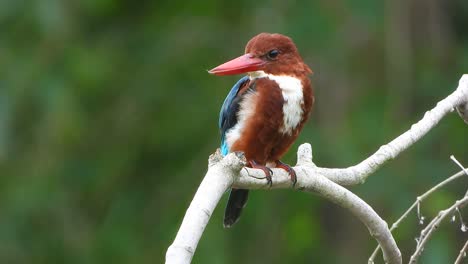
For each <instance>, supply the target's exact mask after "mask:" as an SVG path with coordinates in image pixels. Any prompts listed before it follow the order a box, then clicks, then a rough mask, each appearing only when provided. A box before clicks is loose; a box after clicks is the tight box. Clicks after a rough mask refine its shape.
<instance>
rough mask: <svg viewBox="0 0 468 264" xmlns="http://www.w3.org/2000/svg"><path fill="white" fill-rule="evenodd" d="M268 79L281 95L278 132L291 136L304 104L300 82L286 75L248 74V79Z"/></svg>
mask: <svg viewBox="0 0 468 264" xmlns="http://www.w3.org/2000/svg"><path fill="white" fill-rule="evenodd" d="M257 78H269V79H270V80H273V81H275V82H276V83H277V84H278V86H279V87H280V89H281V93H282V95H283V99H284V104H283V127H281V128H280V132H281V133H283V134H291V133H292V131H293V130H294V129H295V128H296V127H297V126H298V125H299V123H300V122H301V119H302V115H303V112H304V111H303V110H302V105H303V104H304V94H303V92H302V82H301V80H299V79H298V78H296V77H292V76H287V75H273V74H266V73H265V72H264V71H256V72H251V73H250V79H251V80H253V79H257Z"/></svg>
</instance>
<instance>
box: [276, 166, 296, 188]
mask: <svg viewBox="0 0 468 264" xmlns="http://www.w3.org/2000/svg"><path fill="white" fill-rule="evenodd" d="M275 163H276V168H281V169H283V170H285V171H286V172H287V173H288V174H289V177H290V178H291V182H292V184H293V188H294V186H296V183H297V176H296V172H295V171H294V169H293V168H292V167H291V166H289V165H288V164H286V163H283V162H282V161H280V160H277V161H275Z"/></svg>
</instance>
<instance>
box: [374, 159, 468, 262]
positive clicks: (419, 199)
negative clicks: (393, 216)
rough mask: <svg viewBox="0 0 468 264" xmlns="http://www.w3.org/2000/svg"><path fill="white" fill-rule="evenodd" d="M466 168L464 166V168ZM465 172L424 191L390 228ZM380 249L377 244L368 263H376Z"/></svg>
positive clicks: (398, 223)
mask: <svg viewBox="0 0 468 264" xmlns="http://www.w3.org/2000/svg"><path fill="white" fill-rule="evenodd" d="M463 169H464V168H463ZM464 174H465V172H464V171H459V172H458V173H456V174H454V175H452V176H450V177H449V178H447V179H445V180H444V181H442V182H440V183H439V184H437V185H436V186H434V187H432V188H431V189H429V190H428V191H426V192H425V193H423V194H422V195H420V196H418V197H417V198H416V201H415V202H414V203H413V204H412V205H411V206H410V207H409V208H408V210H406V212H405V213H404V214H403V215H402V216H401V217H400V218H398V220H397V221H396V222H395V223H393V224H392V227H391V228H390V231H393V230H395V229H396V228H398V226H399V225H400V223H401V222H402V221H403V220H404V219H405V218H406V217H407V216H408V215H409V213H411V211H412V210H413V209H414V208H415V207H416V206H417V205H418V204H420V203H421V202H422V201H424V200H425V199H426V198H427V197H429V196H430V195H431V194H432V193H434V192H435V191H437V190H439V189H440V188H442V187H444V186H445V185H447V184H449V183H450V182H452V181H454V180H456V179H458V178H460V177H462V176H463V175H464ZM379 249H380V246H377V247H376V248H375V250H374V252H373V253H372V255H371V256H370V257H369V261H368V263H369V264H370V263H374V259H375V257H376V256H377V253H378V252H379Z"/></svg>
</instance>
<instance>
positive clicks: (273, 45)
mask: <svg viewBox="0 0 468 264" xmlns="http://www.w3.org/2000/svg"><path fill="white" fill-rule="evenodd" d="M209 73H211V74H214V75H234V74H247V75H246V76H244V77H243V78H242V79H240V80H239V81H238V82H237V83H236V84H235V85H234V87H232V89H231V91H230V92H229V94H228V95H227V97H226V99H225V100H224V103H223V106H222V108H221V112H220V116H219V128H220V130H221V152H222V154H223V155H227V154H228V153H229V152H234V151H242V152H244V154H245V157H246V159H247V163H248V166H249V167H251V168H255V169H261V170H263V172H264V173H265V177H266V179H267V182H268V184H269V185H270V186H271V184H272V180H271V176H272V170H271V169H270V168H282V169H284V170H286V171H287V172H288V173H289V175H290V177H291V181H292V182H293V184H295V183H296V180H297V179H296V173H295V171H294V169H293V168H291V167H290V166H289V165H287V164H285V163H283V162H281V161H280V158H281V157H282V156H283V155H284V154H285V153H286V151H287V150H288V148H289V147H290V146H291V144H292V143H293V142H294V140H295V139H296V138H297V136H298V135H299V132H300V131H301V129H302V127H303V126H304V123H305V122H306V120H307V118H308V117H309V113H310V111H311V109H312V105H313V103H314V95H313V90H312V86H311V83H310V80H309V78H308V75H309V74H311V73H312V70H311V69H310V68H309V67H308V66H307V65H306V64H305V63H304V61H303V60H302V58H301V56H300V55H299V53H298V51H297V48H296V45H295V44H294V43H293V41H292V40H291V39H290V38H289V37H287V36H284V35H281V34H269V33H261V34H259V35H257V36H255V37H253V38H252V39H251V40H250V41H249V42H248V43H247V46H246V47H245V54H244V55H242V56H240V57H238V58H235V59H233V60H231V61H228V62H226V63H224V64H221V65H219V66H218V67H216V68H214V69H212V70H210V71H209ZM247 198H248V190H244V189H234V188H233V189H232V190H231V193H230V195H229V200H228V204H227V206H226V211H225V214H224V226H225V227H231V226H232V225H233V224H234V223H236V222H237V220H238V219H239V216H240V214H241V211H242V208H243V207H244V206H245V204H246V202H247Z"/></svg>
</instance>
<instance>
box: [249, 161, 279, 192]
mask: <svg viewBox="0 0 468 264" xmlns="http://www.w3.org/2000/svg"><path fill="white" fill-rule="evenodd" d="M249 165H250V167H251V168H252V169H261V170H262V171H263V172H264V173H265V178H266V180H267V184H268V186H269V187H271V186H272V185H273V181H272V179H271V176H272V175H273V171H272V170H271V169H270V168H268V167H266V166H263V165H260V164H258V163H257V162H256V161H254V160H249Z"/></svg>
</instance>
